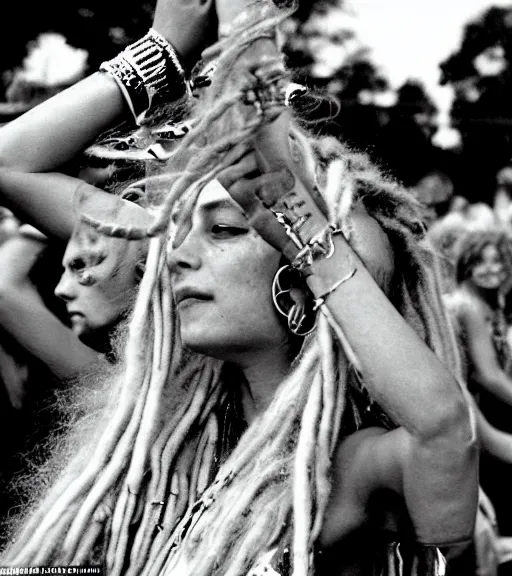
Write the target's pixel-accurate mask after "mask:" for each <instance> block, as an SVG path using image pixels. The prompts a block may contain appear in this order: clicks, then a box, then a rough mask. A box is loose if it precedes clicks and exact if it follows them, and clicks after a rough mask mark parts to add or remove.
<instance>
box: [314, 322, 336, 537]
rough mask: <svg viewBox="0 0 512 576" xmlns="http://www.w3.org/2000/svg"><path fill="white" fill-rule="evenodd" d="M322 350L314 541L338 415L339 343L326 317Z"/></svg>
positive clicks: (320, 330)
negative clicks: (337, 356)
mask: <svg viewBox="0 0 512 576" xmlns="http://www.w3.org/2000/svg"><path fill="white" fill-rule="evenodd" d="M317 330H318V336H317V337H318V345H319V346H318V349H319V352H320V368H321V375H322V398H321V405H322V408H321V415H320V424H319V428H318V437H317V446H316V450H315V454H316V461H315V485H316V514H315V522H314V524H313V527H312V529H311V539H312V541H313V542H314V541H315V540H316V538H317V537H318V535H319V534H320V530H321V528H322V524H323V520H324V513H325V510H326V508H327V504H328V500H329V495H330V492H331V483H330V479H329V472H330V469H331V456H332V455H331V451H330V448H331V446H332V445H333V444H334V443H335V442H336V440H334V441H333V438H332V433H333V428H334V426H333V420H334V415H335V412H336V406H335V400H336V396H337V395H336V370H335V358H334V348H335V342H334V340H333V338H332V335H331V328H330V326H329V323H328V322H327V320H326V318H325V316H323V315H320V317H319V318H318V327H317Z"/></svg>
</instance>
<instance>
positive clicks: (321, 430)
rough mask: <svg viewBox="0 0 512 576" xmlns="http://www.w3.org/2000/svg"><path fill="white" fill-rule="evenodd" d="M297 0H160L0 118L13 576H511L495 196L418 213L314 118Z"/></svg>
mask: <svg viewBox="0 0 512 576" xmlns="http://www.w3.org/2000/svg"><path fill="white" fill-rule="evenodd" d="M294 8H295V6H294V3H293V2H282V1H280V2H278V1H277V0H274V1H271V0H256V1H249V0H217V1H216V2H214V0H193V1H190V0H187V1H185V0H158V2H157V6H156V11H155V16H154V22H153V27H152V28H151V30H150V31H149V32H148V34H147V35H146V36H144V37H143V38H142V39H140V40H139V41H137V42H136V43H135V44H133V45H131V46H130V47H128V48H126V49H125V50H124V51H123V52H121V54H120V55H119V56H118V57H116V58H114V59H113V60H111V61H109V62H105V63H104V64H103V65H102V67H101V70H100V71H99V72H97V73H95V74H93V75H92V76H90V77H88V78H86V79H85V80H82V81H80V82H78V83H77V84H75V85H74V86H73V87H71V88H69V89H67V90H65V91H64V92H61V93H60V94H57V95H56V96H53V97H52V98H50V99H49V100H47V101H46V102H44V103H42V104H40V105H38V106H36V107H35V108H33V109H32V110H30V111H29V112H27V113H25V114H24V115H22V116H20V117H19V118H17V119H16V120H13V121H12V122H9V123H8V124H6V125H4V126H3V127H1V128H0V205H1V206H2V208H0V209H1V210H2V212H1V220H0V270H1V273H0V327H1V328H0V381H1V387H0V394H1V395H2V404H1V406H2V416H3V417H2V422H1V426H2V428H3V432H4V438H6V439H10V440H11V441H9V442H4V443H3V445H2V454H1V462H0V474H1V475H0V479H1V488H2V493H3V494H4V495H5V497H3V498H2V503H1V507H0V515H1V521H2V529H1V540H2V549H3V554H2V560H1V561H0V564H2V565H5V566H13V567H28V566H66V565H75V566H76V565H87V566H101V567H102V568H103V569H104V573H105V574H108V575H109V576H110V575H111V574H130V575H137V576H138V575H143V574H144V575H146V574H147V575H149V574H151V575H164V574H165V575H172V576H187V575H194V576H199V575H203V576H214V575H219V576H221V575H222V576H224V575H231V576H246V575H247V576H249V575H250V576H261V575H263V574H273V575H276V574H277V575H279V576H286V575H290V576H291V575H294V576H308V575H312V574H317V575H324V574H325V575H327V574H329V575H331V574H332V575H340V576H342V575H349V574H350V575H353V576H357V575H362V576H408V575H410V576H442V575H445V574H449V575H459V574H460V575H461V576H462V575H464V576H472V575H474V576H477V575H478V576H497V574H498V573H500V574H506V569H507V566H508V567H510V566H511V564H510V563H509V562H510V561H511V560H512V521H511V519H510V517H509V516H508V513H509V510H510V508H511V503H510V501H509V499H508V490H507V485H508V482H507V479H509V478H511V479H512V474H511V470H512V424H511V423H510V422H511V419H510V418H509V417H508V416H509V413H510V411H511V410H512V363H511V360H512V355H511V353H510V351H511V349H512V348H511V345H512V329H511V328H510V327H511V326H512V229H510V226H512V222H511V219H510V217H509V214H510V213H512V209H509V205H508V203H509V202H510V198H509V197H508V196H507V195H506V194H504V192H503V186H501V187H500V189H499V190H500V191H499V194H497V200H496V203H495V206H493V207H491V206H487V205H468V204H467V202H464V200H463V199H462V198H456V199H453V200H452V201H451V204H450V205H449V206H448V205H444V212H445V213H444V214H442V215H441V214H440V213H435V214H434V215H433V214H432V210H434V212H435V207H433V206H429V207H428V208H429V213H428V214H427V212H426V204H425V203H422V202H421V201H418V199H417V198H416V197H415V194H414V192H413V191H412V190H408V189H405V188H403V187H402V186H400V185H399V184H398V183H396V182H394V181H392V180H390V179H389V178H388V177H387V176H386V175H384V174H382V172H381V171H380V170H379V168H378V167H377V166H375V165H374V164H373V163H372V162H371V161H370V160H369V159H368V157H367V156H365V155H364V154H361V153H360V152H357V151H354V150H352V149H350V148H349V147H347V146H346V145H344V144H343V135H340V138H339V139H338V138H334V137H332V136H329V137H322V136H319V135H318V134H317V133H315V132H314V127H313V130H311V127H309V128H308V127H306V125H305V123H304V122H302V121H301V117H300V113H299V112H298V111H297V110H296V109H295V108H294V102H295V101H296V100H297V99H301V98H307V94H306V95H305V89H304V87H299V86H297V85H295V84H293V83H292V82H291V81H290V74H289V71H288V70H287V69H286V66H285V63H284V59H283V56H282V54H281V51H280V49H281V41H280V34H279V27H280V25H281V23H282V22H283V21H284V20H285V19H286V18H287V17H288V16H289V15H290V14H291V13H292V11H293V10H294ZM77 166H81V167H80V168H78V167H77ZM445 204H446V203H445ZM504 570H505V571H504ZM499 571H501V572H499Z"/></svg>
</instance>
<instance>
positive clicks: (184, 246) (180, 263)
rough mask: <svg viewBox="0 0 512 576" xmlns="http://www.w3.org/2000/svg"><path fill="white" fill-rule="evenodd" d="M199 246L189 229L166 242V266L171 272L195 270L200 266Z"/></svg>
mask: <svg viewBox="0 0 512 576" xmlns="http://www.w3.org/2000/svg"><path fill="white" fill-rule="evenodd" d="M201 263H202V258H201V248H200V242H199V240H198V238H196V236H195V234H194V232H192V230H190V231H189V232H188V234H186V235H181V236H178V237H175V238H174V239H173V240H169V241H168V243H167V266H169V269H170V271H171V272H179V271H180V270H187V269H190V270H197V269H199V268H200V267H201Z"/></svg>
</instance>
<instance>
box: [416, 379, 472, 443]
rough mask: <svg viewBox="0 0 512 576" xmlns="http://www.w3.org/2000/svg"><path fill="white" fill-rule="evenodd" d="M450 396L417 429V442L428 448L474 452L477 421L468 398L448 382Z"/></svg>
mask: <svg viewBox="0 0 512 576" xmlns="http://www.w3.org/2000/svg"><path fill="white" fill-rule="evenodd" d="M445 389H446V390H447V391H448V390H449V391H450V392H449V393H447V394H445V395H443V397H442V398H439V401H438V402H436V409H435V410H429V414H428V415H427V418H426V419H425V420H424V421H423V422H422V426H421V428H419V429H418V440H419V441H420V442H421V443H422V444H424V445H426V444H428V445H436V446H442V445H446V446H449V447H450V450H452V449H457V450H459V449H460V450H466V449H467V450H473V449H474V448H475V447H476V443H477V442H476V418H475V414H474V408H473V405H472V403H471V401H470V398H469V395H468V396H465V395H464V393H463V390H462V388H461V387H460V386H459V385H458V384H457V383H456V382H455V381H454V380H450V382H446V388H445Z"/></svg>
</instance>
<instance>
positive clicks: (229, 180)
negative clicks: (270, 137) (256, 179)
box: [217, 152, 259, 189]
mask: <svg viewBox="0 0 512 576" xmlns="http://www.w3.org/2000/svg"><path fill="white" fill-rule="evenodd" d="M255 172H258V173H259V169H258V162H257V160H256V156H255V154H254V152H249V153H248V154H247V155H246V156H244V157H243V158H242V159H241V160H239V161H238V162H237V163H236V164H233V165H232V166H229V167H228V168H225V169H224V170H222V171H221V172H219V174H217V180H218V181H219V182H220V183H221V184H222V185H223V186H224V188H226V189H227V188H229V187H230V186H233V184H234V183H235V182H237V181H238V180H241V179H242V178H247V177H249V176H250V175H251V174H254V173H255Z"/></svg>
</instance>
